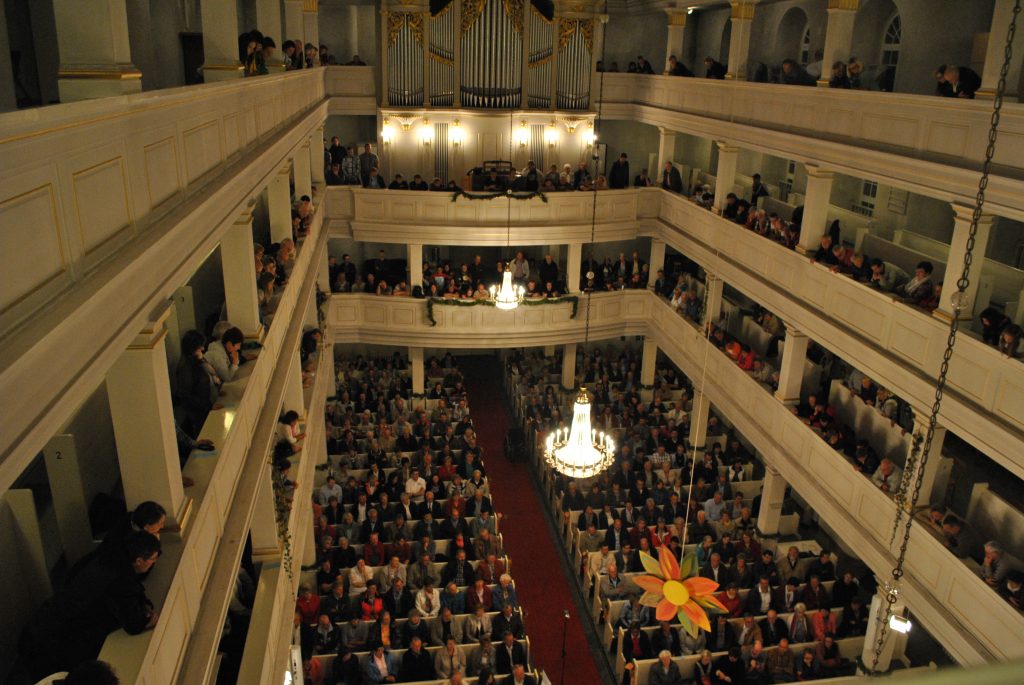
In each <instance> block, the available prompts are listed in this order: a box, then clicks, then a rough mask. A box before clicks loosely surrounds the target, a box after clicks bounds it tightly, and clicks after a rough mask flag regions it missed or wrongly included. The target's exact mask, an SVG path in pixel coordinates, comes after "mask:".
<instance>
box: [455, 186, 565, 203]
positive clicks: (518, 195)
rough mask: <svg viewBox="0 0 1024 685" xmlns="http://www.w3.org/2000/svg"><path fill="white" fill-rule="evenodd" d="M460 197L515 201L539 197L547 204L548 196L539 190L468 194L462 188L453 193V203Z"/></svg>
mask: <svg viewBox="0 0 1024 685" xmlns="http://www.w3.org/2000/svg"><path fill="white" fill-rule="evenodd" d="M460 197H464V198H466V199H467V200H493V199H495V198H498V197H510V198H512V199H513V200H532V199H533V198H535V197H539V198H540V200H541V202H547V201H548V196H547V195H545V194H544V193H542V192H541V191H539V190H533V191H529V192H514V191H511V190H505V191H503V192H498V193H467V192H466V191H465V190H463V189H462V188H459V189H458V190H455V191H453V192H452V202H455V201H456V200H458V199H459V198H460Z"/></svg>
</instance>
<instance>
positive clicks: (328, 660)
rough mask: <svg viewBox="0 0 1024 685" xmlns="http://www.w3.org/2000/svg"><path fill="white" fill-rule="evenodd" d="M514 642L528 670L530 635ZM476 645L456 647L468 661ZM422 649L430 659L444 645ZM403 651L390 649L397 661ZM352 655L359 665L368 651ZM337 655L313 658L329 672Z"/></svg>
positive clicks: (365, 658)
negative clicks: (520, 650)
mask: <svg viewBox="0 0 1024 685" xmlns="http://www.w3.org/2000/svg"><path fill="white" fill-rule="evenodd" d="M516 642H518V643H519V644H521V645H522V646H523V650H524V651H525V652H526V666H527V669H528V670H529V665H530V637H529V636H526V637H525V638H523V639H522V640H516ZM478 646H479V645H475V644H463V645H458V649H459V650H460V651H461V652H462V653H463V655H464V656H465V657H466V661H467V662H468V661H469V657H470V655H471V654H472V653H473V650H474V649H476V648H477V647H478ZM498 647H499V645H498V644H497V643H495V649H498ZM424 649H425V650H426V651H427V652H428V653H430V656H431V659H433V657H434V655H436V654H437V653H438V652H439V651H441V650H442V649H444V647H425V648H424ZM405 652H406V650H405V649H393V650H391V654H393V655H394V656H395V657H396V658H397V660H398V663H401V662H402V655H403V654H405ZM352 655H353V656H355V657H357V658H358V659H359V664H360V666H362V665H363V664H364V663H366V660H367V659H368V658H369V657H370V652H369V651H364V652H353V653H352ZM337 656H338V655H337V654H336V653H335V654H317V655H315V656H314V657H313V658H314V659H316V660H317V661H319V662H320V663H321V665H322V666H323V667H324V668H323V671H324V673H330V672H331V669H332V668H333V666H334V659H335V657H337ZM423 682H425V683H432V682H434V681H432V680H427V681H423ZM439 682H441V683H447V682H448V681H446V680H443V679H442V680H441V681H439Z"/></svg>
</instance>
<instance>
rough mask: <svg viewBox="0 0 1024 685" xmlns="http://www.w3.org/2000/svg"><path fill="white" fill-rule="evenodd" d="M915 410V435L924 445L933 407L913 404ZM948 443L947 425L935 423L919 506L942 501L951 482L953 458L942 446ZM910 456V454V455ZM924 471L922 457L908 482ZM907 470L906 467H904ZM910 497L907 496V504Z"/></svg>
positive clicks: (911, 481) (922, 481)
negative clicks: (944, 491) (947, 455)
mask: <svg viewBox="0 0 1024 685" xmlns="http://www.w3.org/2000/svg"><path fill="white" fill-rule="evenodd" d="M911 409H913V411H914V435H915V436H920V438H921V447H922V448H923V447H924V437H925V435H926V434H927V433H928V417H929V416H930V415H931V408H930V407H928V408H925V407H923V406H918V405H917V404H916V403H914V404H911ZM945 443H946V427H945V426H943V425H941V424H938V423H937V424H936V425H935V433H934V434H933V435H932V444H931V448H930V449H929V450H928V461H927V462H926V463H925V465H924V468H923V471H924V475H923V476H922V479H921V494H920V497H919V498H918V501H917V506H918V508H921V507H927V506H929V505H930V504H933V503H939V502H942V501H943V499H944V497H943V494H944V493H943V492H939V490H940V489H941V490H945V486H946V485H947V484H948V483H949V475H950V473H951V472H952V470H953V458H952V457H945V456H943V454H942V448H943V446H944V445H945ZM908 456H909V455H908ZM921 471H922V468H921V461H920V459H919V460H918V461H917V463H916V464H915V466H914V469H913V472H912V473H909V474H906V475H907V478H908V479H909V480H908V481H907V482H908V483H913V482H914V481H915V480H916V479H917V474H918V473H919V472H921ZM904 472H906V469H904ZM909 504H910V498H909V496H908V497H907V505H908V506H909Z"/></svg>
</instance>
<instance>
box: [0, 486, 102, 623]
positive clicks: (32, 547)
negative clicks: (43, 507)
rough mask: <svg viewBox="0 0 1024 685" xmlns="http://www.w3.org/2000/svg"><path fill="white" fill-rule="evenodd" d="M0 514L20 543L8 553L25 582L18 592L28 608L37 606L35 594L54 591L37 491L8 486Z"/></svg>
mask: <svg viewBox="0 0 1024 685" xmlns="http://www.w3.org/2000/svg"><path fill="white" fill-rule="evenodd" d="M0 515H2V516H3V517H4V526H5V529H6V530H7V531H9V532H10V534H13V536H14V540H15V542H16V543H17V545H16V548H15V549H13V550H10V551H9V552H7V554H9V555H10V558H12V559H17V560H18V566H19V567H20V568H19V569H18V570H19V574H18V575H19V578H20V580H21V583H22V585H21V586H19V588H18V590H19V593H18V596H19V597H20V598H21V600H22V605H23V606H25V607H26V610H28V609H29V608H30V607H34V605H35V598H37V597H49V596H50V595H52V594H53V587H52V586H51V585H50V567H49V565H48V564H47V561H46V553H45V552H44V551H43V534H42V531H41V529H40V525H39V512H38V511H37V509H36V502H35V495H34V494H33V493H32V491H31V490H30V489H28V488H11V489H10V490H7V491H6V492H4V493H3V494H2V495H0ZM90 534H91V531H90Z"/></svg>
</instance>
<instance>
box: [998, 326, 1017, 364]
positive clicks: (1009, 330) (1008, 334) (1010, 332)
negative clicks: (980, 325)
mask: <svg viewBox="0 0 1024 685" xmlns="http://www.w3.org/2000/svg"><path fill="white" fill-rule="evenodd" d="M1021 335H1022V331H1021V328H1020V326H1018V325H1017V324H1010V325H1009V326H1007V327H1006V328H1004V329H1003V331H1002V333H1000V334H999V353H1000V354H1005V355H1006V356H1007V357H1010V358H1011V359H1013V358H1014V357H1016V356H1017V348H1018V347H1020V338H1021Z"/></svg>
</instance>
